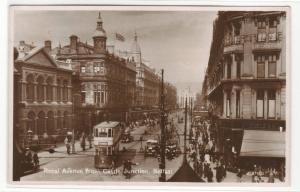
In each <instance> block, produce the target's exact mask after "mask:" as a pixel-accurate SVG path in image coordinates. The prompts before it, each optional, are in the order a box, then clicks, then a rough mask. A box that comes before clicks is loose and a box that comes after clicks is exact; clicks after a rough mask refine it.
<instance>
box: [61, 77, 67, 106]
mask: <svg viewBox="0 0 300 192" xmlns="http://www.w3.org/2000/svg"><path fill="white" fill-rule="evenodd" d="M62 91H63V101H64V102H66V101H68V81H67V80H65V81H64V82H63V90H62Z"/></svg>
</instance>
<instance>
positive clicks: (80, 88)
mask: <svg viewBox="0 0 300 192" xmlns="http://www.w3.org/2000/svg"><path fill="white" fill-rule="evenodd" d="M92 38H93V45H89V44H87V43H83V42H81V41H80V40H79V38H78V37H77V36H76V35H71V36H70V44H69V45H65V46H63V47H61V46H60V45H59V46H58V47H57V48H55V49H52V54H53V55H55V58H56V59H57V60H58V61H60V62H62V63H71V65H72V69H73V85H74V90H73V96H74V100H75V101H77V102H76V103H75V106H76V107H75V114H76V116H77V117H78V118H76V119H77V120H78V121H79V122H77V123H76V124H77V125H78V126H79V127H77V128H76V130H78V132H86V133H89V132H91V128H92V126H93V125H95V124H97V123H99V122H101V121H104V120H117V121H126V118H127V113H128V111H129V109H130V108H131V107H133V106H134V103H135V78H136V71H135V63H134V62H133V61H131V60H129V59H124V58H120V57H118V56H116V55H114V54H110V53H108V51H107V47H106V40H107V35H106V31H105V30H104V28H103V21H102V18H101V15H100V13H99V16H98V19H97V25H96V30H95V32H94V34H93V36H92ZM78 98H80V99H78Z"/></svg>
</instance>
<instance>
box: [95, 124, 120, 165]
mask: <svg viewBox="0 0 300 192" xmlns="http://www.w3.org/2000/svg"><path fill="white" fill-rule="evenodd" d="M93 131H94V146H95V167H96V168H99V169H104V168H110V167H111V164H112V162H113V160H115V158H116V157H117V155H118V152H119V142H120V139H121V135H122V131H123V127H122V125H121V123H120V122H117V121H104V122H101V123H100V124H98V125H95V126H94V129H93Z"/></svg>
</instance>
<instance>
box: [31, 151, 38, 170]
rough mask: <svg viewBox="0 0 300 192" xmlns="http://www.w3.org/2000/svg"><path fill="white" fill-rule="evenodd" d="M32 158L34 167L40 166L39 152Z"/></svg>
mask: <svg viewBox="0 0 300 192" xmlns="http://www.w3.org/2000/svg"><path fill="white" fill-rule="evenodd" d="M32 158H33V164H34V167H36V168H37V167H38V166H39V163H40V161H39V157H38V154H37V152H34V154H33V157H32Z"/></svg>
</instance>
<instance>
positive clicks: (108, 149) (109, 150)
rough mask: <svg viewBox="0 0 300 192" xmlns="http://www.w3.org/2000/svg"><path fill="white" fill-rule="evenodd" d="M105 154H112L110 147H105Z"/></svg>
mask: <svg viewBox="0 0 300 192" xmlns="http://www.w3.org/2000/svg"><path fill="white" fill-rule="evenodd" d="M107 155H112V147H107Z"/></svg>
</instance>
